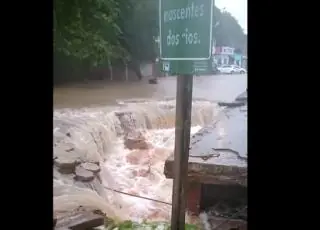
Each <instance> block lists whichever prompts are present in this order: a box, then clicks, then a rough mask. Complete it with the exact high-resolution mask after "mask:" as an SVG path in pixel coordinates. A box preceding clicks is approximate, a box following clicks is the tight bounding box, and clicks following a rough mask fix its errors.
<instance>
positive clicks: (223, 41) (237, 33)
mask: <svg viewBox="0 0 320 230" xmlns="http://www.w3.org/2000/svg"><path fill="white" fill-rule="evenodd" d="M214 15H215V19H216V21H217V22H219V23H217V26H216V27H215V30H214V31H215V39H216V45H217V46H230V47H234V48H236V49H238V50H241V51H242V52H244V51H245V49H246V43H247V36H246V35H245V34H244V32H243V29H242V28H241V26H240V25H239V23H238V21H237V20H236V19H235V18H234V17H233V16H232V15H231V14H230V13H229V12H227V11H223V12H221V11H220V9H218V8H217V7H215V10H214Z"/></svg>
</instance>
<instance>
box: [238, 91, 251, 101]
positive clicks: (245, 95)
mask: <svg viewBox="0 0 320 230" xmlns="http://www.w3.org/2000/svg"><path fill="white" fill-rule="evenodd" d="M247 100H248V92H247V91H245V92H243V93H242V94H240V95H239V96H238V97H236V101H245V102H246V101H247Z"/></svg>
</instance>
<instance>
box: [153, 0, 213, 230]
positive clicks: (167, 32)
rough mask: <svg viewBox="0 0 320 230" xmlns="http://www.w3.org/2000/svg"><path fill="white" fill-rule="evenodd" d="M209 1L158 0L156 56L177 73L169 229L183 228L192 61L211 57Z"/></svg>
mask: <svg viewBox="0 0 320 230" xmlns="http://www.w3.org/2000/svg"><path fill="white" fill-rule="evenodd" d="M213 9H214V1H213V0H174V1H172V0H159V28H160V44H159V45H160V59H161V61H162V62H163V70H164V71H167V72H170V73H173V74H178V80H177V98H176V127H175V149H174V182H173V193H172V213H171V215H172V217H171V229H172V230H184V229H185V208H186V207H185V206H186V189H187V179H188V176H187V173H188V159H189V145H190V126H191V107H192V85H193V74H194V72H195V70H194V66H193V63H194V61H206V60H210V59H211V53H212V30H213V24H212V22H213V20H212V19H213Z"/></svg>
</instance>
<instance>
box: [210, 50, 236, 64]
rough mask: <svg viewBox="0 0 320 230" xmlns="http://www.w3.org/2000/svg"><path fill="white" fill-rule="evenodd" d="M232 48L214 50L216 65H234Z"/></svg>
mask: <svg viewBox="0 0 320 230" xmlns="http://www.w3.org/2000/svg"><path fill="white" fill-rule="evenodd" d="M233 56H234V48H232V47H227V46H222V47H216V49H215V55H214V59H215V63H217V64H218V65H231V64H233V63H234V57H233Z"/></svg>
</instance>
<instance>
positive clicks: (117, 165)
mask: <svg viewBox="0 0 320 230" xmlns="http://www.w3.org/2000/svg"><path fill="white" fill-rule="evenodd" d="M200 128H201V126H194V127H192V128H191V134H194V133H196V132H197V131H198V130H199V129H200ZM174 132H175V130H174V129H160V130H152V131H149V132H148V134H147V139H148V141H149V142H150V143H151V144H152V146H154V148H152V149H148V150H133V151H130V150H127V149H124V148H123V145H120V144H119V145H118V149H116V150H115V151H114V152H113V153H111V154H110V155H108V158H107V159H106V161H105V163H104V172H107V173H106V175H105V176H103V178H106V179H105V180H104V184H105V185H106V186H108V179H107V178H109V177H112V178H116V183H115V184H113V185H112V186H115V188H114V189H117V190H120V191H123V192H126V193H129V194H134V195H139V196H143V197H148V198H152V199H156V200H160V201H164V202H168V203H171V199H172V183H173V180H172V179H166V177H165V176H164V174H163V170H164V163H165V160H166V159H167V158H168V157H169V156H170V155H171V154H172V153H173V149H174ZM132 162H133V163H132ZM148 171H150V172H148ZM121 198H122V204H125V205H126V206H127V207H128V211H129V216H130V218H131V219H133V220H136V221H141V220H144V219H148V220H150V219H153V220H155V219H157V220H169V218H170V212H171V206H169V205H166V204H161V203H157V202H154V201H150V200H144V199H140V198H137V197H130V196H128V195H121Z"/></svg>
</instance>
